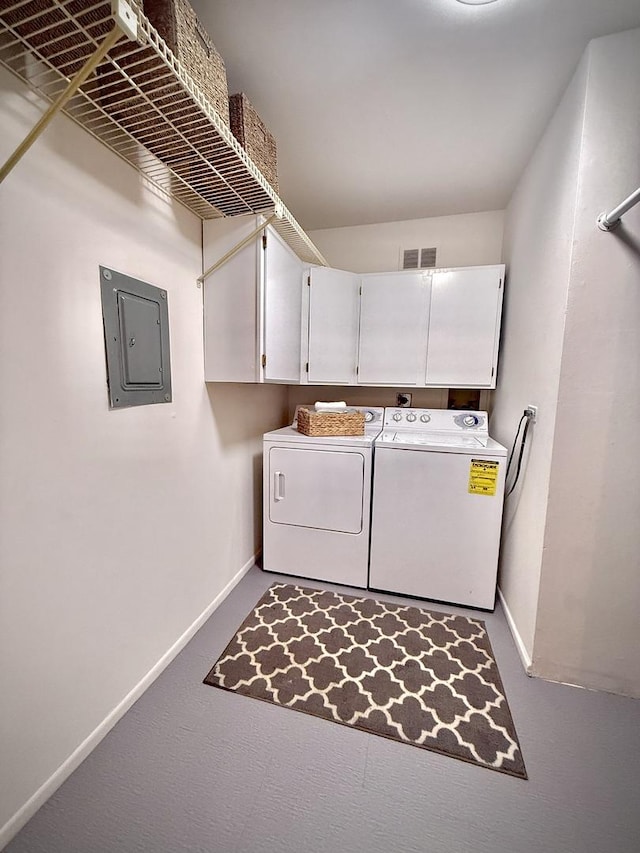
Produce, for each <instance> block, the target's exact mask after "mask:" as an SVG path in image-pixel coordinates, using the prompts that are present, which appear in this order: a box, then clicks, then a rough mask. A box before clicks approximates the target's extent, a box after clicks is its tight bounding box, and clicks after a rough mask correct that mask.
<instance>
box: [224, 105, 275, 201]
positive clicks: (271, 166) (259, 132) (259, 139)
mask: <svg viewBox="0 0 640 853" xmlns="http://www.w3.org/2000/svg"><path fill="white" fill-rule="evenodd" d="M229 118H230V120H231V132H232V133H233V135H234V136H235V138H236V139H237V140H238V142H239V143H240V145H242V147H243V148H244V150H245V151H246V152H247V154H248V155H249V157H250V158H251V159H252V160H253V162H254V163H255V164H256V166H257V167H258V169H260V171H261V172H262V174H263V175H264V176H265V178H266V179H267V181H269V183H270V184H271V186H272V187H273V188H274V190H275V191H276V192H278V151H277V147H276V141H275V139H274V138H273V135H272V134H271V133H270V132H269V130H268V129H267V127H266V125H265V123H264V122H263V121H262V119H261V118H260V116H259V115H258V113H257V112H256V111H255V109H254V107H253V105H252V104H251V101H250V100H249V98H247V96H246V95H245V94H244V92H238V94H236V95H230V96H229Z"/></svg>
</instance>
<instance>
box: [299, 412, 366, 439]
mask: <svg viewBox="0 0 640 853" xmlns="http://www.w3.org/2000/svg"><path fill="white" fill-rule="evenodd" d="M298 432H301V433H302V434H303V435H364V412H359V411H357V410H349V411H347V412H316V411H315V410H314V409H309V408H307V407H306V406H300V407H299V408H298Z"/></svg>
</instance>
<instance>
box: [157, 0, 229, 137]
mask: <svg viewBox="0 0 640 853" xmlns="http://www.w3.org/2000/svg"><path fill="white" fill-rule="evenodd" d="M144 13H145V15H146V16H147V18H149V21H150V23H151V25H152V26H153V27H155V28H156V30H157V31H158V32H159V33H160V36H161V37H162V38H163V39H164V40H165V41H166V43H167V46H168V48H169V50H170V51H171V52H172V53H173V54H174V55H175V56H176V58H177V59H178V60H179V61H180V62H181V63H182V64H183V65H184V67H185V68H186V70H187V72H188V73H189V74H190V75H191V77H192V78H193V80H194V82H195V83H196V85H197V86H198V87H199V88H200V89H202V91H203V92H204V94H205V96H206V97H207V99H208V100H209V101H210V102H211V106H212V107H213V108H214V109H215V110H216V112H217V113H219V114H220V116H221V118H222V120H223V121H224V122H225V124H227V125H228V124H229V90H228V88H227V72H226V69H225V67H224V61H223V59H222V57H221V56H220V54H219V53H218V51H217V50H216V49H215V47H214V44H213V42H212V41H211V39H210V38H209V36H208V34H207V32H206V31H205V29H204V28H203V26H202V24H201V23H200V21H199V20H198V18H197V16H196V13H195V12H194V10H193V9H192V7H191V5H190V4H189V3H188V2H187V0H144Z"/></svg>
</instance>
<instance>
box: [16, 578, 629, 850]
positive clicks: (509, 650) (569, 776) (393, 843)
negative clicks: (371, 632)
mask: <svg viewBox="0 0 640 853" xmlns="http://www.w3.org/2000/svg"><path fill="white" fill-rule="evenodd" d="M281 579H282V576H277V575H267V574H264V573H263V572H261V571H259V570H258V569H253V570H252V571H251V572H250V573H249V575H247V577H246V578H245V579H244V580H243V581H242V583H241V584H240V585H239V586H238V587H237V588H236V589H235V590H234V591H233V592H232V594H231V595H230V596H229V598H227V600H226V601H225V602H224V603H223V604H222V605H221V607H220V608H219V609H218V610H217V611H216V613H214V615H213V616H212V617H211V619H210V620H209V622H208V623H207V624H206V625H205V626H204V627H203V628H202V629H201V631H200V632H199V633H198V634H197V635H196V637H195V638H194V639H193V640H192V641H191V643H189V645H188V646H187V647H186V648H185V649H184V651H183V652H182V653H181V654H180V655H179V656H178V657H177V658H176V660H175V661H174V662H173V663H172V664H171V665H170V666H169V667H168V668H167V669H166V670H165V672H164V673H163V674H162V676H161V677H160V678H159V679H158V680H157V681H156V682H155V683H154V684H153V685H152V686H151V688H150V689H149V690H148V691H147V692H146V693H145V694H144V696H143V697H142V698H141V699H140V700H139V701H138V702H137V703H136V704H135V705H134V707H133V708H132V709H131V710H130V711H129V712H128V713H127V714H126V715H125V717H124V718H123V719H122V720H121V721H120V722H119V723H118V725H117V726H116V727H115V728H114V729H113V731H112V732H111V733H110V734H109V735H108V736H107V737H106V738H105V739H104V741H103V742H102V743H101V744H100V745H99V746H98V747H97V749H96V750H94V752H93V753H92V754H91V755H90V756H89V758H87V759H86V761H85V762H84V763H83V764H82V765H81V766H80V767H79V768H78V770H77V771H76V772H75V773H74V774H73V775H72V776H71V777H70V778H69V779H68V780H67V782H66V783H65V784H64V785H63V786H62V787H61V788H60V789H59V791H58V792H57V793H56V794H55V795H54V796H53V797H52V798H51V799H50V800H49V801H48V802H47V803H46V804H45V805H44V806H43V807H42V808H41V809H40V811H39V812H38V814H36V816H35V817H34V818H33V819H32V820H31V821H30V823H29V824H28V825H27V826H26V827H25V828H24V829H23V830H22V832H21V833H20V834H19V835H18V836H17V837H16V838H15V839H14V840H13V842H12V843H11V844H9V846H8V847H7V848H6V850H7V851H8V853H26V851H29V853H39V852H40V851H42V853H45V851H46V853H103V851H104V853H107V851H108V853H119V851H122V853H138V852H139V851H144V853H151V851H154V853H179V851H207V853H213V851H221V852H223V853H258V851H260V853H276V851H278V853H320V852H321V851H323V853H324V851H327V853H329V851H331V853H356V851H367V853H395V851H402V853H412V851H416V853H417V851H421V853H422V851H428V853H440V851H442V853H444V851H447V853H466V851H473V853H485V851H486V853H503V852H504V853H534V851H535V853H541V851H549V852H550V853H603V851H607V853H609V851H610V853H638V850H640V799H639V796H640V795H639V791H640V761H639V759H640V701H637V700H633V699H625V698H622V697H617V696H612V695H608V694H604V693H594V692H588V691H585V690H579V689H577V688H571V687H564V686H561V685H557V684H549V683H546V682H544V681H540V680H537V679H530V678H527V676H526V675H525V674H524V672H523V670H522V666H521V664H520V661H519V659H518V657H517V653H516V650H515V647H514V645H513V642H512V640H511V636H510V634H509V630H508V628H507V625H506V622H505V619H504V616H503V614H502V613H501V611H500V610H499V609H498V610H497V611H496V612H495V613H494V614H486V615H483V618H485V621H486V623H487V627H488V630H489V635H490V638H491V642H492V644H493V648H494V651H495V654H496V658H497V660H498V665H499V668H500V672H501V674H502V677H503V681H504V685H505V688H506V692H507V696H508V699H509V704H510V706H511V710H512V713H513V717H514V719H515V724H516V728H517V730H518V734H519V737H520V742H521V746H522V750H523V753H524V758H525V762H526V765H527V770H528V772H529V781H526V782H525V781H522V780H519V779H516V778H513V777H510V776H505V775H502V774H500V773H496V772H493V771H490V770H486V769H484V768H481V767H476V766H473V765H469V764H465V763H463V762H461V761H456V760H454V759H450V758H446V757H444V756H441V755H437V754H434V753H430V752H427V751H425V750H420V749H416V748H414V747H411V746H407V745H404V744H398V743H394V742H392V741H388V740H385V739H384V738H379V737H375V736H373V735H368V734H365V733H363V732H358V731H355V730H352V729H348V728H346V727H343V726H338V725H334V724H331V723H329V722H326V721H324V720H320V719H316V718H314V717H310V716H307V715H305V714H301V713H296V712H293V711H288V710H285V709H282V708H278V707H276V706H272V705H268V704H265V703H263V702H258V701H255V700H251V699H247V698H244V697H241V696H237V695H234V694H232V693H226V692H224V691H222V690H216V689H214V688H212V687H207V686H205V685H203V684H202V679H203V677H204V676H205V675H206V673H207V672H208V670H209V668H210V667H211V665H212V664H213V662H214V661H215V659H216V657H217V656H218V654H219V653H220V652H221V651H222V649H223V648H224V646H225V645H226V643H227V642H228V640H229V639H230V638H231V636H232V635H233V633H234V631H235V629H236V628H237V627H238V625H239V624H240V622H241V621H242V620H243V618H244V617H245V616H246V614H247V613H248V612H249V610H250V609H251V608H252V607H253V605H254V604H255V602H256V601H257V600H258V598H259V597H260V595H261V594H262V593H263V591H264V590H265V589H266V588H267V587H268V586H269V585H270V584H271V583H273V582H274V581H275V580H281ZM302 583H304V582H302ZM308 585H310V586H328V585H324V584H318V583H314V582H308ZM348 591H349V592H353V591H352V590H348ZM374 597H379V598H384V599H388V600H393V596H383V595H380V596H374ZM395 600H398V601H403V599H395ZM411 603H414V604H415V602H411ZM425 606H426V607H428V606H430V605H427V604H425ZM433 609H439V610H449V611H455V608H447V607H445V606H439V607H438V606H433ZM461 612H464V611H461ZM476 615H478V614H477V613H476Z"/></svg>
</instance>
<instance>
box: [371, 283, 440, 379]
mask: <svg viewBox="0 0 640 853" xmlns="http://www.w3.org/2000/svg"><path fill="white" fill-rule="evenodd" d="M430 288H431V274H430V273H425V272H412V273H406V272H398V273H379V274H371V275H365V276H362V279H361V295H360V342H359V350H358V382H359V383H360V384H363V385H424V376H425V363H426V353H427V329H428V321H429V293H430Z"/></svg>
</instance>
